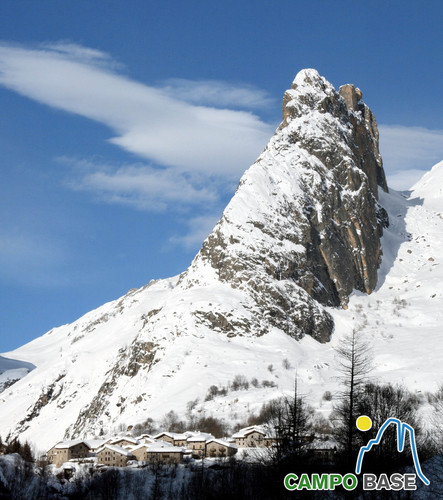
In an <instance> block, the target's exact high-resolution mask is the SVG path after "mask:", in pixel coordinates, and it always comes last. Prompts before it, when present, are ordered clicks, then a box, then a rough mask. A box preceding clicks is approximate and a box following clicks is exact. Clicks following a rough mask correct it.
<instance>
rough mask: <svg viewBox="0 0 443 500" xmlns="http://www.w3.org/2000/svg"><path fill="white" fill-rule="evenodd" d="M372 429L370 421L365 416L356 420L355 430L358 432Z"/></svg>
mask: <svg viewBox="0 0 443 500" xmlns="http://www.w3.org/2000/svg"><path fill="white" fill-rule="evenodd" d="M371 427H372V420H371V419H370V418H369V417H367V416H366V415H361V416H360V417H358V418H357V429H359V430H360V431H368V430H369V429H370V428H371Z"/></svg>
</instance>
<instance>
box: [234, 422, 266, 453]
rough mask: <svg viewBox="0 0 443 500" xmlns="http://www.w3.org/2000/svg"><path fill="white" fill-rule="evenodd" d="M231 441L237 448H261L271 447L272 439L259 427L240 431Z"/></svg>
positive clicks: (252, 426)
mask: <svg viewBox="0 0 443 500" xmlns="http://www.w3.org/2000/svg"><path fill="white" fill-rule="evenodd" d="M232 439H233V440H234V442H235V444H236V445H237V446H238V447H239V448H262V447H270V446H272V444H273V442H274V439H273V438H272V437H271V436H269V435H268V433H267V432H266V430H265V429H264V428H263V427H262V426H259V425H251V426H249V427H245V428H244V429H240V430H239V431H238V432H236V433H235V434H234V435H233V436H232Z"/></svg>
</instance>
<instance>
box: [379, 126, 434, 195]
mask: <svg viewBox="0 0 443 500" xmlns="http://www.w3.org/2000/svg"><path fill="white" fill-rule="evenodd" d="M379 128H380V152H381V154H382V157H383V163H384V167H385V171H386V175H387V180H388V186H390V187H392V188H394V189H400V190H401V189H408V188H410V187H411V186H412V185H413V184H414V183H415V182H416V181H417V180H418V179H420V177H421V176H422V175H423V174H424V173H425V172H426V171H427V170H429V169H430V168H431V167H432V166H433V165H435V164H436V163H438V162H439V161H440V160H441V159H443V130H430V129H427V128H423V127H403V126H401V125H380V127H379Z"/></svg>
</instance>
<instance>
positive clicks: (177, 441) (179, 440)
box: [173, 432, 190, 447]
mask: <svg viewBox="0 0 443 500" xmlns="http://www.w3.org/2000/svg"><path fill="white" fill-rule="evenodd" d="M189 435H190V433H189V432H187V433H186V432H185V433H184V434H174V443H173V444H174V446H178V447H183V446H188V437H189Z"/></svg>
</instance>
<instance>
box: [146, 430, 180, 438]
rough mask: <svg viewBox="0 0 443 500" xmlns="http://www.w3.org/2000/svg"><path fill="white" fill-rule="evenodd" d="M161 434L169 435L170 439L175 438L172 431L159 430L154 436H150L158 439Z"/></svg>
mask: <svg viewBox="0 0 443 500" xmlns="http://www.w3.org/2000/svg"><path fill="white" fill-rule="evenodd" d="M162 436H167V437H170V438H171V439H175V434H174V433H173V432H166V431H165V432H159V433H158V434H156V435H155V436H152V437H153V439H160V438H161V437H162Z"/></svg>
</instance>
